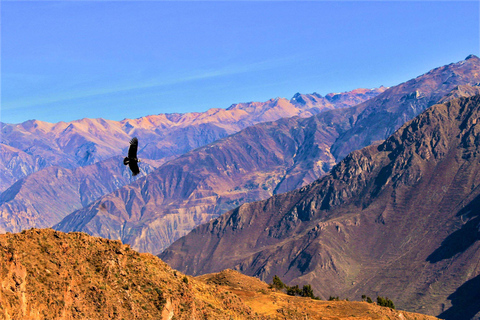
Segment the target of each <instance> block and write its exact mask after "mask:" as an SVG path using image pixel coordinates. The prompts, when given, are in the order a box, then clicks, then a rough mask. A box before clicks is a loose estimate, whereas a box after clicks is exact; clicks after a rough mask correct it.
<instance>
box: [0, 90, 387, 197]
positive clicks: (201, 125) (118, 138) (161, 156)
mask: <svg viewBox="0 0 480 320" xmlns="http://www.w3.org/2000/svg"><path fill="white" fill-rule="evenodd" d="M384 90H385V88H383V87H381V88H378V89H371V90H370V89H356V90H353V91H351V92H344V93H339V94H333V95H331V94H329V95H327V96H326V97H322V96H321V95H318V94H312V95H300V94H297V96H301V97H304V100H300V101H296V100H295V99H292V100H287V99H285V98H277V99H271V100H269V101H266V102H250V103H240V104H235V105H232V106H230V107H229V108H228V109H220V108H214V109H209V110H207V111H205V112H193V113H185V114H180V113H173V114H159V115H151V116H145V117H142V118H138V119H124V120H122V121H112V120H106V119H101V118H99V119H88V118H85V119H80V120H76V121H72V122H58V123H49V122H44V121H39V120H29V121H26V122H23V123H20V124H7V123H0V128H1V133H2V135H1V144H0V148H1V149H0V152H1V154H2V158H1V161H0V179H1V180H0V191H4V190H5V189H7V188H8V187H9V186H10V185H12V184H13V183H14V182H15V181H17V180H18V179H20V178H23V177H25V176H27V175H29V174H31V173H33V172H36V171H38V170H40V169H42V168H45V167H48V166H52V165H57V166H60V167H63V168H66V169H74V168H76V167H79V166H86V165H90V164H93V163H96V162H99V161H102V160H106V159H108V158H111V157H113V156H117V155H120V154H125V152H126V150H127V148H128V141H130V139H131V138H132V137H133V136H137V137H138V138H139V139H140V142H141V144H142V143H143V145H141V147H140V150H139V152H140V155H141V156H142V157H143V158H144V159H151V160H158V161H159V163H161V162H165V160H168V159H172V158H174V157H176V156H179V155H181V154H183V153H185V152H188V151H190V150H192V149H195V148H197V147H200V146H203V145H206V144H208V143H211V142H213V141H215V140H218V139H219V138H223V137H226V136H227V135H229V134H232V133H235V132H238V131H240V130H241V129H244V128H246V127H248V126H251V125H253V124H256V123H259V122H265V121H273V120H277V119H280V118H282V117H292V116H300V117H309V116H312V115H314V114H317V113H319V112H322V111H324V110H328V109H334V108H343V107H349V106H352V105H355V104H357V103H359V102H361V101H365V100H366V99H369V98H371V97H374V96H376V95H377V94H379V93H381V92H383V91H384Z"/></svg>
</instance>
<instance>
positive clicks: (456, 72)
mask: <svg viewBox="0 0 480 320" xmlns="http://www.w3.org/2000/svg"><path fill="white" fill-rule="evenodd" d="M477 83H480V60H479V59H478V58H477V57H474V56H471V57H468V59H467V60H464V61H461V62H459V63H455V64H450V65H448V66H444V67H440V68H437V69H434V70H432V71H430V72H428V73H427V74H425V75H422V76H419V77H418V78H416V79H413V80H410V81H407V82H405V83H402V84H400V85H398V86H395V87H392V88H389V89H388V90H386V91H385V92H383V93H382V94H380V95H378V96H377V97H375V98H372V99H370V100H367V101H366V102H364V103H361V104H359V105H357V106H354V107H351V108H343V109H338V110H329V111H326V112H322V113H320V114H318V115H316V116H313V117H310V118H307V119H300V118H293V119H282V120H279V121H275V122H271V123H262V124H257V125H255V126H253V127H249V128H247V129H245V130H243V131H241V132H239V133H237V134H235V135H232V136H230V137H228V138H225V139H223V140H220V141H217V142H215V143H213V144H211V145H208V146H205V147H202V148H199V149H196V150H193V151H191V152H189V153H187V154H185V155H183V156H181V157H179V158H177V159H175V160H172V161H170V162H169V163H167V164H165V165H164V166H162V167H160V168H159V169H157V170H156V171H155V172H153V173H152V174H150V175H149V176H147V177H145V178H143V179H140V180H138V181H136V182H135V183H133V184H130V185H128V186H126V187H124V188H121V189H119V190H117V191H115V192H113V193H111V194H109V195H106V196H104V197H102V198H101V199H99V200H98V201H95V202H94V203H92V204H91V205H89V206H88V207H85V208H84V209H81V210H79V211H76V212H74V213H72V214H71V215H69V216H67V217H66V218H65V219H64V220H63V221H61V222H60V223H59V224H58V225H56V226H55V228H57V229H58V230H61V231H65V232H67V231H85V232H87V233H89V234H93V235H97V236H102V237H107V238H113V239H122V241H124V242H126V243H130V244H131V245H132V246H133V247H134V248H135V249H137V250H140V251H147V252H152V253H160V252H161V250H163V249H164V248H166V247H167V246H168V245H169V244H170V243H171V242H173V241H174V240H176V239H178V238H179V237H181V236H183V235H185V234H186V233H188V232H189V231H190V230H191V229H192V228H193V227H194V226H196V225H198V224H201V223H204V222H206V221H208V220H209V219H211V218H213V217H216V216H218V215H220V214H222V213H224V212H226V211H228V210H229V209H233V208H235V207H236V206H238V205H240V204H241V203H245V202H251V201H256V200H262V199H266V198H268V197H270V196H272V195H274V194H278V193H281V192H286V191H290V190H294V189H296V188H299V187H301V186H304V185H306V184H308V183H310V182H313V181H314V180H315V179H317V178H319V177H320V176H321V175H323V174H325V173H327V172H328V171H329V170H330V168H331V167H332V166H333V165H334V164H335V163H336V162H337V161H338V160H340V159H341V158H340V157H341V155H342V154H343V153H345V152H347V151H349V152H350V151H353V150H356V149H360V148H362V147H365V146H367V145H369V144H371V143H372V142H373V141H376V140H381V139H384V138H385V134H386V133H387V132H389V131H391V130H393V129H390V128H389V127H385V126H378V125H377V123H382V124H384V125H385V124H386V123H388V124H390V125H394V124H398V126H400V125H401V124H403V122H401V121H400V120H399V119H405V120H407V119H409V118H411V117H413V116H414V115H415V113H420V112H421V111H423V110H425V109H426V108H428V107H429V106H431V105H432V104H434V103H435V102H436V101H439V100H440V99H442V98H443V97H444V96H445V95H447V94H450V93H451V92H452V90H456V91H458V88H457V87H458V86H463V85H467V84H477ZM472 90H474V89H472ZM367 120H369V121H372V124H371V125H368V123H369V122H368V121H367Z"/></svg>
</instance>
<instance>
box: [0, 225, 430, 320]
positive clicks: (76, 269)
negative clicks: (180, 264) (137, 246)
mask: <svg viewBox="0 0 480 320" xmlns="http://www.w3.org/2000/svg"><path fill="white" fill-rule="evenodd" d="M212 278H215V279H217V278H220V279H224V280H225V279H227V281H221V282H219V283H217V282H215V280H212ZM252 283H255V285H254V286H252V287H250V285H251V284H252ZM232 284H234V286H232ZM259 289H260V290H259ZM352 317H355V319H425V320H427V319H433V318H429V317H426V316H421V315H415V314H410V313H407V312H403V311H396V310H391V309H388V308H384V307H379V306H375V305H372V304H367V303H360V302H351V303H349V302H325V301H314V300H311V299H309V298H308V299H307V298H300V297H290V296H287V295H285V294H283V293H278V292H273V291H271V290H270V289H268V286H267V285H266V284H265V283H262V282H260V281H259V280H258V279H253V278H250V277H246V276H243V275H241V274H238V273H236V272H232V271H225V272H223V273H221V274H220V275H210V276H209V277H206V278H204V279H195V278H192V277H185V276H184V275H183V274H181V273H180V272H177V271H175V270H173V269H171V268H170V267H168V266H167V265H166V264H165V263H164V262H162V261H161V260H160V259H158V258H157V257H155V256H152V255H150V254H139V253H137V252H135V251H133V250H131V249H130V247H129V246H128V245H123V244H122V243H121V242H119V241H111V240H106V239H101V238H94V237H91V236H88V235H86V234H83V233H69V234H64V233H61V232H57V231H53V230H51V229H45V230H39V229H31V230H27V231H24V232H22V233H21V234H5V235H0V319H19V320H20V319H22V320H33V319H59V320H60V319H91V320H95V319H139V320H140V319H141V320H143V319H162V320H172V319H212V320H215V319H299V320H300V319H306V318H309V319H312V318H313V319H350V318H352Z"/></svg>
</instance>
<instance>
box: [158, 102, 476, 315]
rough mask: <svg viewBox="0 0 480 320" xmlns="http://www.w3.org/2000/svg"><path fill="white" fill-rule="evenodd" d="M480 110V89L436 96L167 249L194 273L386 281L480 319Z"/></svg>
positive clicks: (340, 289)
mask: <svg viewBox="0 0 480 320" xmlns="http://www.w3.org/2000/svg"><path fill="white" fill-rule="evenodd" d="M479 118H480V96H478V95H477V96H474V97H471V98H461V99H456V100H452V101H451V102H448V103H446V104H440V105H435V106H433V107H432V108H430V109H428V110H427V111H425V112H424V113H422V114H421V115H420V116H418V117H416V118H415V119H414V120H412V121H410V122H408V123H407V124H405V125H404V126H403V127H402V128H400V129H399V130H398V131H397V132H395V133H394V134H393V135H392V136H391V137H389V138H388V139H387V140H386V141H385V142H383V143H381V144H380V145H372V146H369V147H367V148H364V149H362V150H359V151H355V152H352V153H351V154H349V155H348V156H347V157H346V158H345V159H344V160H342V161H341V162H340V163H339V164H338V165H336V166H335V167H334V168H333V169H332V171H331V172H330V173H329V174H328V175H327V176H325V177H323V178H321V179H319V180H317V181H315V182H314V183H312V184H310V185H308V186H305V187H303V188H301V189H299V190H295V191H292V192H288V193H285V194H281V195H277V196H274V197H272V198H270V199H268V200H265V201H259V202H254V203H250V204H244V205H242V206H240V207H239V208H237V209H235V210H232V211H230V212H228V213H227V214H225V215H222V216H221V217H219V218H217V219H215V220H212V221H210V222H209V223H207V224H204V225H202V226H199V227H197V228H196V229H194V230H193V231H192V232H191V233H190V234H188V235H187V236H185V237H183V238H181V239H179V240H177V241H176V242H175V243H174V244H172V245H171V246H170V247H169V248H168V249H167V250H165V251H164V252H163V253H162V254H161V255H160V257H161V258H162V259H163V260H164V261H166V262H167V263H169V264H170V265H171V266H172V267H174V268H178V269H179V270H182V271H183V272H186V273H187V274H202V273H208V272H216V271H218V270H220V269H225V268H232V269H236V270H239V271H241V272H242V273H245V274H247V275H255V276H258V277H260V278H261V279H264V280H270V279H271V278H272V277H273V275H275V274H277V275H280V276H281V278H282V279H285V280H287V281H288V282H292V281H294V282H296V283H300V284H302V283H303V284H304V283H312V285H313V286H314V287H316V288H319V290H320V294H321V296H323V297H325V296H326V295H329V294H332V292H336V293H335V295H340V296H348V297H354V296H357V295H359V294H367V295H374V294H376V293H378V292H381V293H382V294H385V295H386V296H388V297H390V298H392V299H393V300H394V301H395V302H396V305H398V306H400V307H401V308H402V309H406V310H411V311H418V312H422V313H424V312H425V313H428V314H434V315H439V314H441V315H442V316H445V317H446V318H447V319H470V318H472V317H474V318H475V319H478V317H479V315H480V314H479V312H480V304H479V303H478V300H472V297H476V296H478V292H477V291H476V289H475V283H477V282H478V281H477V280H478V277H479V276H480V266H479V265H478V263H477V262H478V261H479V259H480V241H478V240H480V231H479V229H478V228H479V221H480V220H479V218H480V216H479V213H480V210H479V209H480V207H479V204H480V202H479V199H480V163H479V158H480V151H479V150H480V122H479V121H478V119H479ZM463 299H466V300H463ZM467 302H470V304H467ZM465 305H468V309H465V308H463V307H464V306H465ZM461 310H463V311H462V312H464V315H467V316H464V317H460V318H457V317H458V314H459V313H458V312H459V311H461ZM465 310H467V311H465Z"/></svg>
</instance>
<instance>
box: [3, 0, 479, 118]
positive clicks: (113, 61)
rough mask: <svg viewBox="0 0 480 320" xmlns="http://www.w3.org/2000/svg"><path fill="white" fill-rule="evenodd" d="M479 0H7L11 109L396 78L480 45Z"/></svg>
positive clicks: (60, 113)
mask: <svg viewBox="0 0 480 320" xmlns="http://www.w3.org/2000/svg"><path fill="white" fill-rule="evenodd" d="M479 14H480V8H479V2H478V1H463V2H462V1H398V2H397V1H228V2H227V1H205V2H201V1H180V2H173V1H45V2H42V1H2V2H1V121H2V122H7V123H19V122H23V121H26V120H29V119H39V120H43V121H49V122H58V121H71V120H75V119H80V118H84V117H87V118H99V117H101V118H106V119H112V120H121V119H124V118H137V117H141V116H146V115H150V114H158V113H171V112H192V111H205V110H207V109H209V108H227V107H228V106H230V105H231V104H233V103H239V102H248V101H266V100H268V99H270V98H275V97H285V98H288V99H290V98H291V97H292V96H293V95H294V94H295V93H296V92H301V93H313V92H317V93H320V94H327V93H329V92H342V91H348V90H352V89H355V88H359V87H366V88H373V87H379V86H380V85H385V86H393V85H396V84H399V83H401V82H404V81H407V80H409V79H411V78H413V77H416V76H418V75H420V74H422V73H425V72H427V71H428V70H430V69H433V68H435V67H438V66H441V65H445V64H449V63H452V62H457V61H460V60H463V59H464V58H465V57H467V56H468V55H469V54H472V53H473V54H476V55H477V56H478V55H479V50H480V49H479V48H480V44H479V38H480V36H479V33H480V32H479V29H480V26H479Z"/></svg>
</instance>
